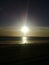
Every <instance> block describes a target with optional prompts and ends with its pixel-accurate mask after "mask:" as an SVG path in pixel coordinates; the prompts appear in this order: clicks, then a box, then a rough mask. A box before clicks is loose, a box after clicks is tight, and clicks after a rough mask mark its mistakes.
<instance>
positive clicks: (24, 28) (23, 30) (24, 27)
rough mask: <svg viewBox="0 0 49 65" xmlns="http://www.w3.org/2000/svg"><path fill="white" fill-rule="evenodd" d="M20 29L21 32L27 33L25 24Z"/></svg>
mask: <svg viewBox="0 0 49 65" xmlns="http://www.w3.org/2000/svg"><path fill="white" fill-rule="evenodd" d="M21 31H22V32H23V33H27V32H28V31H29V30H28V27H27V26H23V27H22V29H21Z"/></svg>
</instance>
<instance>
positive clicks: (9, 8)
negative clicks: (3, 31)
mask: <svg viewBox="0 0 49 65" xmlns="http://www.w3.org/2000/svg"><path fill="white" fill-rule="evenodd" d="M25 19H27V22H26V24H27V25H28V24H30V25H31V26H33V25H36V26H41V27H43V26H45V27H49V0H0V27H3V26H15V25H19V24H20V25H21V24H23V23H25V21H23V20H25Z"/></svg>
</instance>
